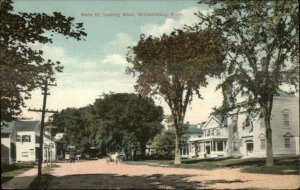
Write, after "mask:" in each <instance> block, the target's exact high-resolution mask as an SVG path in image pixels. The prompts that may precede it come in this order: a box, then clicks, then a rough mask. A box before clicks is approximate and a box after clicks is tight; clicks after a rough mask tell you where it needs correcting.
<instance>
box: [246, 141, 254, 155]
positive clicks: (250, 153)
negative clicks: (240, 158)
mask: <svg viewBox="0 0 300 190" xmlns="http://www.w3.org/2000/svg"><path fill="white" fill-rule="evenodd" d="M252 153H253V142H248V143H247V156H251V155H252Z"/></svg>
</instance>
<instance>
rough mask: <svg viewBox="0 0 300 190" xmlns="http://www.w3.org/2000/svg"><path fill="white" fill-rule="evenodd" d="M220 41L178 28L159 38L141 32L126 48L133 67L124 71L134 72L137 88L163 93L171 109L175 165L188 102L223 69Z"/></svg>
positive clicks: (204, 32)
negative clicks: (132, 43) (134, 41)
mask: <svg viewBox="0 0 300 190" xmlns="http://www.w3.org/2000/svg"><path fill="white" fill-rule="evenodd" d="M222 42H223V39H222V38H221V37H220V36H219V35H218V34H217V33H215V32H214V31H213V30H202V31H197V32H189V31H182V30H178V31H176V32H173V33H172V34H171V35H166V34H164V35H162V36H161V37H153V36H148V37H145V36H144V35H141V37H140V40H139V42H138V44H137V45H136V46H134V47H130V48H129V52H128V56H127V61H128V62H129V63H131V64H132V67H131V68H128V69H127V71H128V73H133V74H135V73H137V76H138V80H137V81H136V86H135V88H136V89H137V91H138V92H140V93H142V94H148V95H160V96H162V97H163V98H164V100H165V101H166V102H167V104H168V105H169V107H170V109H171V112H172V116H173V119H174V127H175V137H176V151H175V152H176V154H175V163H176V164H180V137H181V133H182V132H181V130H182V126H183V122H184V117H185V113H186V108H187V106H188V103H189V102H191V101H192V97H193V94H194V93H195V94H197V95H198V97H201V94H200V90H199V88H200V86H203V87H205V86H207V84H208V83H207V77H210V76H219V75H220V73H221V72H222V71H223V69H224V67H223V65H222V64H221V63H222V60H223V58H224V56H223V55H222V44H223V43H222Z"/></svg>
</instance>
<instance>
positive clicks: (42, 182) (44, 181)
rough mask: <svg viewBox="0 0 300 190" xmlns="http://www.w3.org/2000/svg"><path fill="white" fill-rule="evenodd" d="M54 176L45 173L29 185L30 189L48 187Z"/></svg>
mask: <svg viewBox="0 0 300 190" xmlns="http://www.w3.org/2000/svg"><path fill="white" fill-rule="evenodd" d="M54 178H55V177H54V176H52V175H49V174H43V175H42V176H40V177H36V178H35V179H34V180H33V182H32V183H31V184H30V185H29V189H47V188H48V186H49V184H50V183H51V181H52V180H53V179H54Z"/></svg>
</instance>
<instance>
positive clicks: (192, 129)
mask: <svg viewBox="0 0 300 190" xmlns="http://www.w3.org/2000/svg"><path fill="white" fill-rule="evenodd" d="M201 127H202V125H200V127H199V125H197V124H189V125H188V127H187V133H189V134H200V133H202V129H201Z"/></svg>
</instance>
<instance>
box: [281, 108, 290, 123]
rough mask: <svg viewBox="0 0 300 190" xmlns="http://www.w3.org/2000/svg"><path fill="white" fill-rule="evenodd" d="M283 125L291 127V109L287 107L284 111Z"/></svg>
mask: <svg viewBox="0 0 300 190" xmlns="http://www.w3.org/2000/svg"><path fill="white" fill-rule="evenodd" d="M282 118H283V127H290V111H289V110H287V109H285V110H283V113H282Z"/></svg>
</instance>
